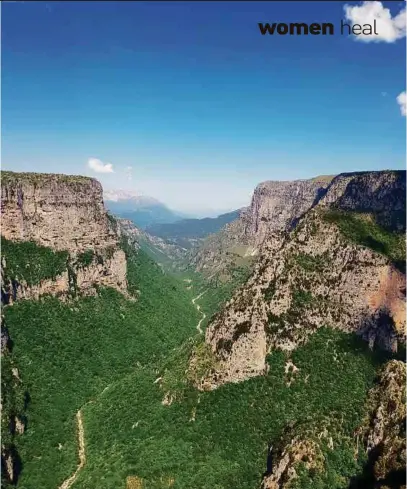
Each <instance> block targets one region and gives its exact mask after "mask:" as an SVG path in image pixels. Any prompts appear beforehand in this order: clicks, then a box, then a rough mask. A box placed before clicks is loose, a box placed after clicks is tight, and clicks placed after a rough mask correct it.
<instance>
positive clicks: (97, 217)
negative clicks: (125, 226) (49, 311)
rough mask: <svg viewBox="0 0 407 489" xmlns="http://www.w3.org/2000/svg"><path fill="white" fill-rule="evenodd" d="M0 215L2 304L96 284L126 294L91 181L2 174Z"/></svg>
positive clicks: (120, 255) (115, 242)
mask: <svg viewBox="0 0 407 489" xmlns="http://www.w3.org/2000/svg"><path fill="white" fill-rule="evenodd" d="M1 213H2V226H1V236H2V250H3V256H2V300H3V301H4V302H6V303H8V302H10V301H13V300H16V298H17V295H18V296H19V297H20V298H38V297H39V296H40V295H44V294H52V295H67V294H72V293H75V291H76V290H78V289H80V290H81V291H82V292H85V291H86V292H87V293H90V294H92V293H94V291H95V286H98V285H104V286H110V287H114V288H116V289H117V290H119V291H121V292H123V293H125V292H126V260H125V255H124V252H123V251H122V250H121V249H120V247H119V237H118V235H117V233H116V231H115V230H114V229H113V227H112V224H111V221H110V220H109V217H108V215H107V213H106V211H105V208H104V206H103V197H102V186H101V185H100V183H99V182H98V181H97V180H94V179H91V178H87V177H80V176H79V177H78V176H67V175H54V174H41V173H13V172H2V173H1ZM29 255H31V262H30V264H29V265H28V266H23V264H22V263H21V260H24V259H26V257H27V256H29Z"/></svg>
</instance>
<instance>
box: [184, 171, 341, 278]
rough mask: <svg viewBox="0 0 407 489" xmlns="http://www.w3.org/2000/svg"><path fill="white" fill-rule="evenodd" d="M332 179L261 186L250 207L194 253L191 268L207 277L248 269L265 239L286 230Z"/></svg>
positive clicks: (273, 182) (275, 182) (264, 184)
mask: <svg viewBox="0 0 407 489" xmlns="http://www.w3.org/2000/svg"><path fill="white" fill-rule="evenodd" d="M332 178H333V177H331V176H320V177H316V178H312V179H309V180H294V181H286V182H283V181H281V182H280V181H271V180H270V181H267V182H263V183H260V184H259V185H258V186H257V187H256V189H255V190H254V193H253V197H252V201H251V205H250V206H249V207H248V208H245V209H243V210H242V212H241V213H240V216H239V218H238V219H236V220H235V221H233V222H232V223H230V224H227V225H226V226H225V227H224V228H223V229H222V230H221V231H220V232H219V233H217V234H215V235H213V236H210V237H208V238H207V239H206V240H205V241H204V242H203V243H202V244H201V245H200V246H199V248H198V250H194V251H193V252H192V254H191V258H190V262H191V264H192V265H193V266H194V267H195V268H196V269H197V271H199V272H202V273H204V274H205V275H206V276H212V275H214V274H219V273H222V274H225V272H226V271H227V270H228V269H229V268H230V267H234V266H242V265H243V266H249V265H250V264H251V263H252V262H253V257H257V255H258V253H259V248H260V246H261V245H262V243H263V242H264V240H265V239H266V237H267V236H268V235H269V234H270V233H272V232H274V231H281V230H285V229H289V228H290V226H292V224H293V223H295V222H296V220H297V219H298V218H299V217H300V216H301V215H302V214H303V213H304V212H306V211H307V210H308V209H310V208H311V207H312V205H313V204H314V203H315V202H316V201H317V200H318V199H319V198H320V197H321V196H322V195H323V194H324V193H325V191H326V188H327V187H328V185H329V183H330V182H331V180H332Z"/></svg>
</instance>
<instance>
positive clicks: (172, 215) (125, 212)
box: [103, 190, 189, 229]
mask: <svg viewBox="0 0 407 489" xmlns="http://www.w3.org/2000/svg"><path fill="white" fill-rule="evenodd" d="M103 196H104V201H105V205H106V207H107V209H108V210H109V211H110V212H112V213H113V214H116V215H117V216H119V217H121V218H124V219H129V220H131V221H133V222H134V224H135V225H136V226H138V227H140V228H142V229H145V228H146V227H147V226H150V225H152V224H164V223H173V222H176V221H179V220H181V219H183V218H185V217H189V216H186V215H185V214H182V213H178V212H175V211H173V210H171V209H169V208H168V207H167V206H166V205H165V204H163V203H162V202H160V201H159V200H157V199H154V198H153V197H149V196H147V195H140V194H137V193H135V192H131V191H127V190H105V191H104V193H103Z"/></svg>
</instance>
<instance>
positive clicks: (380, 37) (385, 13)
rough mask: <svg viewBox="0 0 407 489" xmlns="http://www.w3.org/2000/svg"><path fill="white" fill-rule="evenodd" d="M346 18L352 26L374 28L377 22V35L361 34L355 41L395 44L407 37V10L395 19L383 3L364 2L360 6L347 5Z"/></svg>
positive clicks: (356, 36)
mask: <svg viewBox="0 0 407 489" xmlns="http://www.w3.org/2000/svg"><path fill="white" fill-rule="evenodd" d="M344 10H345V17H346V20H347V21H349V22H350V23H351V24H352V25H354V24H359V25H361V26H363V24H369V25H371V26H372V27H373V25H374V21H376V32H377V35H376V34H359V35H354V36H352V37H353V39H355V40H357V41H363V42H388V43H391V42H395V41H397V39H402V38H403V37H405V36H406V8H404V9H402V10H400V12H399V13H398V14H397V15H395V16H394V17H392V16H391V12H390V10H389V9H388V8H385V7H384V6H383V4H382V3H381V2H376V1H375V2H371V1H368V2H363V3H362V4H361V5H360V6H357V5H355V6H352V5H345V6H344Z"/></svg>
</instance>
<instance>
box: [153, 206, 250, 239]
mask: <svg viewBox="0 0 407 489" xmlns="http://www.w3.org/2000/svg"><path fill="white" fill-rule="evenodd" d="M240 212H241V210H236V211H232V212H228V213H226V214H221V215H220V216H218V217H205V218H203V219H182V220H180V221H177V222H173V223H164V224H151V225H149V226H147V228H146V231H147V232H148V233H149V234H150V235H152V236H157V237H159V238H162V239H164V240H167V241H170V242H172V243H174V244H177V245H179V246H182V247H184V248H190V247H191V246H193V245H194V244H196V242H197V240H202V239H203V238H206V237H207V236H209V235H210V234H214V233H217V232H218V231H220V229H221V228H223V226H225V225H226V224H228V223H230V222H232V221H234V220H235V219H237V218H238V217H239V215H240Z"/></svg>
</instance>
